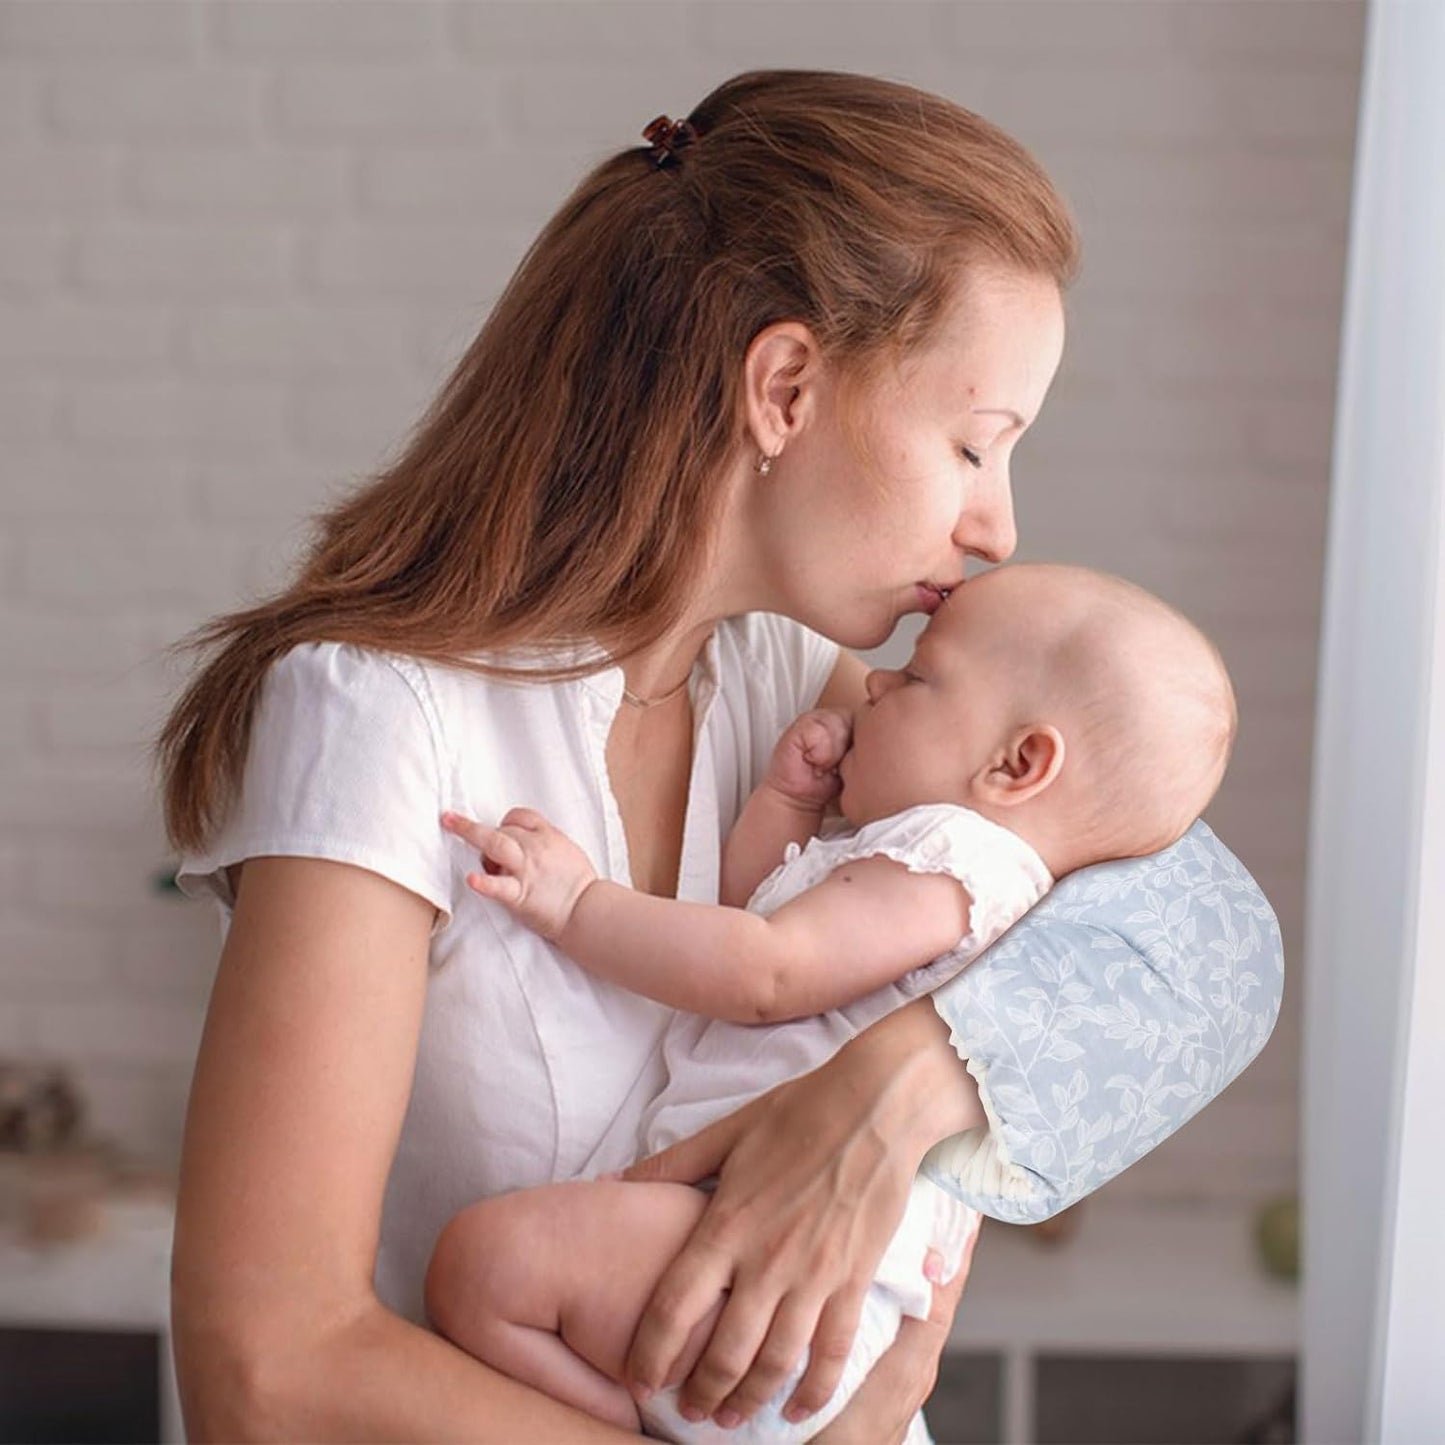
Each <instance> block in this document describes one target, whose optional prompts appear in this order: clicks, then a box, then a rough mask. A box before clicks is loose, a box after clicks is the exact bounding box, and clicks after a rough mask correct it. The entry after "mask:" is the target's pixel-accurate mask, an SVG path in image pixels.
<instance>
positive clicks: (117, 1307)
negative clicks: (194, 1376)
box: [0, 1200, 183, 1445]
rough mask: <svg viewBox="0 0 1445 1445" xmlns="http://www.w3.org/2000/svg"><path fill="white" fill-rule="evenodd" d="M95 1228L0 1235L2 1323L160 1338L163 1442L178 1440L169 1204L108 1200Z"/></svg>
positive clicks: (42, 1328)
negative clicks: (52, 1237)
mask: <svg viewBox="0 0 1445 1445" xmlns="http://www.w3.org/2000/svg"><path fill="white" fill-rule="evenodd" d="M102 1220H103V1223H102V1227H101V1229H100V1230H99V1232H98V1233H96V1234H94V1235H91V1236H88V1237H87V1238H84V1239H78V1240H73V1241H66V1242H56V1243H50V1244H44V1245H36V1244H31V1243H28V1242H25V1241H24V1240H22V1239H20V1238H18V1237H17V1236H16V1235H14V1234H13V1233H10V1234H3V1233H0V1325H5V1326H7V1327H11V1328H15V1329H34V1330H122V1331H137V1332H146V1333H154V1334H156V1335H158V1336H159V1339H160V1349H159V1360H160V1376H159V1379H158V1380H157V1382H156V1389H157V1397H158V1400H159V1405H160V1421H161V1440H162V1442H167V1445H168V1442H172V1441H179V1440H181V1439H182V1438H183V1433H182V1429H181V1415H180V1406H179V1402H178V1399H177V1395H176V1384H175V1371H174V1368H173V1366H172V1362H171V1344H170V1274H171V1234H172V1231H173V1229H174V1225H175V1216H174V1212H173V1209H172V1206H171V1205H169V1204H167V1203H162V1202H159V1201H133V1200H126V1201H114V1202H107V1204H106V1206H105V1208H104V1210H103V1214H102Z"/></svg>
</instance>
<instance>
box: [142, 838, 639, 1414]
mask: <svg viewBox="0 0 1445 1445" xmlns="http://www.w3.org/2000/svg"><path fill="white" fill-rule="evenodd" d="M432 918H433V909H432V907H431V905H430V904H428V903H426V902H425V901H424V900H422V899H421V898H419V897H418V896H417V895H415V894H413V893H410V892H408V891H407V890H405V889H403V888H401V887H400V886H398V885H397V884H394V883H392V882H390V881H388V880H386V879H384V878H382V877H380V876H379V875H377V874H374V873H369V872H366V871H365V870H363V869H360V868H355V867H351V866H349V865H346V864H339V863H331V862H324V861H321V860H316V859H301V858H255V859H252V860H250V861H249V862H247V863H246V864H245V865H244V869H243V877H242V880H241V887H240V893H239V897H238V899H237V904H236V910H235V916H234V919H233V922H232V926H231V930H230V935H229V937H228V939H227V942H226V947H225V950H224V952H223V954H222V957H221V964H220V969H219V972H218V974H217V977H216V983H215V988H214V991H213V993H212V996H211V1004H210V1009H209V1012H208V1014H207V1018H206V1026H205V1032H204V1035H203V1037H202V1040H201V1048H200V1055H199V1058H198V1060H197V1064H196V1073H195V1079H194V1082H193V1085H192V1090H191V1096H190V1104H189V1109H188V1113H187V1117H186V1132H185V1142H184V1147H183V1154H182V1160H181V1181H180V1196H179V1200H178V1204H177V1217H176V1234H175V1247H174V1254H173V1263H172V1291H171V1298H172V1330H173V1337H174V1344H175V1352H176V1369H177V1377H178V1382H179V1386H180V1394H181V1401H182V1408H183V1411H184V1415H185V1423H186V1432H187V1435H188V1437H189V1438H190V1439H193V1440H252V1439H260V1438H268V1439H291V1440H296V1439H305V1440H317V1441H321V1440H348V1441H363V1440H383V1439H393V1440H394V1439H409V1440H448V1439H452V1440H470V1441H485V1440H496V1441H508V1442H510V1441H515V1440H517V1439H521V1438H539V1437H540V1436H542V1435H548V1436H550V1437H551V1438H559V1439H560V1438H565V1439H567V1440H569V1441H572V1440H577V1441H583V1440H594V1439H595V1440H598V1441H601V1440H623V1439H627V1438H629V1437H627V1436H626V1435H624V1434H622V1433H620V1432H618V1431H616V1430H614V1429H612V1428H611V1427H609V1426H605V1425H602V1424H600V1423H599V1422H597V1421H595V1420H592V1419H591V1418H590V1417H588V1416H585V1415H582V1414H580V1413H578V1412H576V1411H574V1410H571V1409H568V1408H567V1407H565V1406H562V1405H558V1404H556V1403H555V1402H553V1401H551V1400H549V1399H547V1398H546V1397H545V1396H543V1395H540V1394H538V1393H537V1392H536V1391H534V1390H531V1389H528V1388H527V1387H525V1386H523V1385H519V1384H517V1383H515V1382H514V1381H511V1380H508V1379H506V1378H505V1377H504V1376H501V1375H499V1374H497V1373H495V1372H494V1371H492V1370H489V1369H488V1368H487V1367H485V1366H484V1365H481V1364H479V1363H478V1362H476V1361H474V1360H473V1359H471V1358H470V1357H469V1356H467V1355H466V1354H464V1353H463V1352H462V1351H460V1350H458V1349H456V1348H455V1347H454V1346H452V1345H451V1344H449V1343H447V1342H446V1341H444V1340H442V1339H440V1338H439V1337H438V1336H436V1335H433V1334H431V1333H430V1332H428V1331H427V1330H424V1329H421V1328H419V1327H418V1326H416V1325H413V1324H411V1323H409V1322H408V1321H406V1320H404V1319H402V1318H400V1317H399V1316H397V1315H395V1314H394V1313H392V1312H390V1311H388V1310H387V1309H386V1308H384V1307H383V1306H382V1305H381V1303H380V1302H379V1300H378V1299H377V1297H376V1295H375V1292H374V1290H373V1286H372V1275H373V1270H374V1268H375V1262H376V1251H377V1242H378V1239H379V1236H380V1228H381V1204H382V1197H383V1191H384V1187H385V1183H386V1177H387V1173H388V1170H389V1169H390V1166H391V1161H392V1156H393V1154H394V1152H395V1148H396V1143H397V1138H398V1135H399V1133H400V1129H401V1121H402V1118H403V1115H404V1113H405V1109H406V1103H407V1097H408V1093H409V1090H410V1087H411V1077H412V1069H413V1066H414V1063H415V1058H416V1049H417V1039H418V1033H419V1029H420V1023H421V1013H422V1003H423V997H424V992H425V986H426V966H427V965H426V960H427V936H428V932H429V929H430V926H431V922H432Z"/></svg>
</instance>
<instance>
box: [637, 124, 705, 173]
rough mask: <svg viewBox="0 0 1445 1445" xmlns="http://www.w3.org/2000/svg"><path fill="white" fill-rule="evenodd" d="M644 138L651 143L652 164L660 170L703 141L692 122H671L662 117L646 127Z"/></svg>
mask: <svg viewBox="0 0 1445 1445" xmlns="http://www.w3.org/2000/svg"><path fill="white" fill-rule="evenodd" d="M642 138H643V140H645V141H649V142H651V144H652V163H653V165H655V166H656V167H657V168H658V169H659V170H660V169H661V168H662V167H663V166H665V165H666V164H667V163H668V161H674V162H675V161H676V160H677V156H678V152H679V151H682V150H685V149H686V148H687V147H688V146H690V145H692V144H693V143H694V142H695V141H697V140H699V139H701V136H700V134H699V132H698V130H697V128H696V127H695V126H694V125H693V124H692V122H691V121H687V120H671V119H670V118H669V117H667V116H665V115H660V116H658V117H657V119H656V120H655V121H653V122H652V123H651V124H650V125H648V126H646V127H644V129H643V132H642Z"/></svg>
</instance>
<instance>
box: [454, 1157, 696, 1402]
mask: <svg viewBox="0 0 1445 1445" xmlns="http://www.w3.org/2000/svg"><path fill="white" fill-rule="evenodd" d="M706 1204H707V1195H705V1194H703V1193H701V1192H700V1191H699V1190H696V1189H693V1188H692V1187H691V1186H689V1185H685V1184H631V1183H629V1184H623V1183H621V1182H617V1181H611V1180H592V1181H574V1182H572V1183H568V1184H549V1185H543V1186H541V1187H540V1188H537V1189H522V1190H517V1191H516V1192H514V1193H511V1194H502V1195H497V1196H496V1197H495V1198H492V1199H484V1200H482V1201H481V1202H480V1203H478V1204H474V1205H472V1206H470V1207H469V1208H467V1209H464V1210H463V1211H462V1212H461V1213H460V1214H458V1215H456V1216H455V1217H454V1218H453V1219H452V1220H451V1221H450V1223H448V1224H447V1226H446V1228H445V1229H443V1230H442V1232H441V1235H440V1236H439V1237H438V1239H437V1244H436V1248H435V1249H434V1250H433V1252H432V1257H431V1263H430V1265H429V1266H428V1268H427V1276H426V1308H427V1314H428V1316H429V1317H430V1319H431V1322H432V1325H433V1326H434V1327H435V1329H436V1330H437V1332H438V1333H439V1334H442V1335H444V1336H446V1338H448V1339H450V1340H451V1341H452V1342H453V1344H456V1345H459V1346H460V1347H461V1348H462V1349H464V1350H465V1351H466V1352H467V1353H468V1354H469V1355H472V1356H474V1357H475V1358H476V1359H479V1360H482V1361H484V1362H485V1363H486V1364H488V1365H491V1366H492V1368H493V1369H497V1370H501V1371H502V1372H503V1373H504V1374H507V1375H510V1376H511V1377H512V1378H513V1379H514V1380H521V1381H522V1382H523V1383H524V1384H528V1385H532V1386H534V1387H535V1388H536V1389H539V1390H542V1391H543V1392H544V1393H546V1394H548V1395H551V1396H552V1397H553V1399H556V1400H561V1401H563V1402H564V1403H566V1404H568V1405H573V1406H576V1408H578V1409H579V1410H586V1411H587V1412H588V1413H589V1414H591V1415H595V1416H597V1418H598V1419H601V1420H607V1421H610V1422H611V1423H613V1424H616V1425H620V1426H621V1427H622V1428H623V1429H626V1430H632V1431H636V1430H638V1429H639V1428H640V1423H639V1421H638V1416H637V1407H636V1406H635V1405H634V1404H633V1401H632V1396H631V1395H630V1394H629V1393H628V1391H627V1389H626V1388H625V1387H624V1386H623V1385H622V1384H621V1380H622V1378H623V1366H624V1364H625V1362H626V1360H627V1351H628V1348H629V1346H630V1345H631V1343H632V1335H633V1331H634V1330H635V1329H636V1327H637V1321H638V1320H639V1319H640V1318H641V1317H642V1311H643V1309H644V1307H645V1306H646V1304H647V1301H648V1300H649V1298H650V1297H651V1295H652V1291H653V1289H654V1288H655V1287H656V1284H657V1281H658V1280H659V1279H660V1278H661V1276H662V1272H663V1270H664V1269H665V1268H666V1266H667V1265H668V1264H670V1263H671V1262H672V1259H673V1257H674V1256H675V1255H676V1254H677V1253H678V1251H679V1250H680V1249H681V1248H682V1246H683V1244H684V1243H685V1242H686V1240H687V1237H688V1236H689V1235H690V1234H691V1233H692V1230H693V1227H694V1226H695V1225H696V1223H697V1221H698V1218H699V1216H700V1215H701V1214H702V1212H703V1209H704V1207H705V1206H706ZM720 1306H721V1300H719V1306H718V1308H714V1309H713V1311H712V1312H711V1313H710V1314H708V1315H706V1316H704V1317H703V1319H702V1320H701V1321H700V1322H699V1323H698V1325H697V1326H695V1327H694V1329H693V1332H692V1335H691V1337H690V1338H689V1340H688V1343H687V1346H686V1347H685V1348H684V1350H683V1353H682V1355H681V1357H680V1358H679V1360H678V1363H677V1365H676V1366H675V1367H674V1370H673V1378H672V1379H671V1380H669V1381H668V1383H669V1384H676V1383H678V1382H679V1381H681V1380H684V1379H686V1378H687V1374H688V1372H689V1371H690V1370H691V1369H692V1366H693V1363H694V1361H695V1360H696V1359H697V1357H698V1355H699V1354H701V1352H702V1346H703V1344H704V1343H705V1342H706V1341H707V1340H708V1338H709V1337H710V1336H711V1334H712V1329H713V1325H714V1324H715V1323H716V1320H717V1316H718V1310H719V1308H720Z"/></svg>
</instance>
